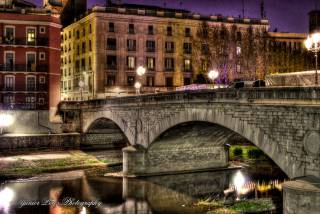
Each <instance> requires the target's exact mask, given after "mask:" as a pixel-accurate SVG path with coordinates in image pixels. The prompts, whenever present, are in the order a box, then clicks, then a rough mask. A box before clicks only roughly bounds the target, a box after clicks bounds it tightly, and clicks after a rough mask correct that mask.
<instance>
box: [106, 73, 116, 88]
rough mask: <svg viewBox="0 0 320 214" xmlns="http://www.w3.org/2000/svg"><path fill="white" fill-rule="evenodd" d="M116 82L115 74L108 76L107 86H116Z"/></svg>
mask: <svg viewBox="0 0 320 214" xmlns="http://www.w3.org/2000/svg"><path fill="white" fill-rule="evenodd" d="M115 84H116V77H115V76H113V75H112V76H110V75H108V76H107V86H114V85H115Z"/></svg>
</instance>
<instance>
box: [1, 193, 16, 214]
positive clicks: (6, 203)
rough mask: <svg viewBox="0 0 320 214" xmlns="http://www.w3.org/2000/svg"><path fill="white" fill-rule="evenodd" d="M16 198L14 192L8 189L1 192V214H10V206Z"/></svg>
mask: <svg viewBox="0 0 320 214" xmlns="http://www.w3.org/2000/svg"><path fill="white" fill-rule="evenodd" d="M13 198H14V191H13V190H12V189H10V188H8V187H6V188H4V189H3V190H1V191H0V213H2V212H4V213H9V208H10V204H11V202H12V200H13Z"/></svg>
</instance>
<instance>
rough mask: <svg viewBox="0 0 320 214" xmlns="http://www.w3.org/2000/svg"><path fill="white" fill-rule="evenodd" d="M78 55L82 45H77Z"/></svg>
mask: <svg viewBox="0 0 320 214" xmlns="http://www.w3.org/2000/svg"><path fill="white" fill-rule="evenodd" d="M77 55H78V56H79V55H80V45H77Z"/></svg>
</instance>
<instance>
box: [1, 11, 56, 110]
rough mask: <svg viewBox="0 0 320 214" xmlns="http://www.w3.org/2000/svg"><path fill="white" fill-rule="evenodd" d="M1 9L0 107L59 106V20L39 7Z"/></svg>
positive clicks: (44, 107)
mask: <svg viewBox="0 0 320 214" xmlns="http://www.w3.org/2000/svg"><path fill="white" fill-rule="evenodd" d="M0 10H1V11H0V101H1V102H0V109H28V110H48V109H50V108H56V107H57V105H58V103H59V101H60V93H59V89H60V85H59V84H60V30H61V25H60V22H59V20H58V19H57V18H56V17H53V16H52V15H51V13H48V12H47V11H44V10H42V9H37V8H28V7H26V8H17V7H11V8H10V7H6V8H2V9H0Z"/></svg>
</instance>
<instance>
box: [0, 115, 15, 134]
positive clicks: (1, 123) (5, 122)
mask: <svg viewBox="0 0 320 214" xmlns="http://www.w3.org/2000/svg"><path fill="white" fill-rule="evenodd" d="M13 123H14V117H13V116H12V115H10V114H3V113H2V114H0V135H2V133H3V129H4V128H6V127H9V126H11V125H12V124H13Z"/></svg>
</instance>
